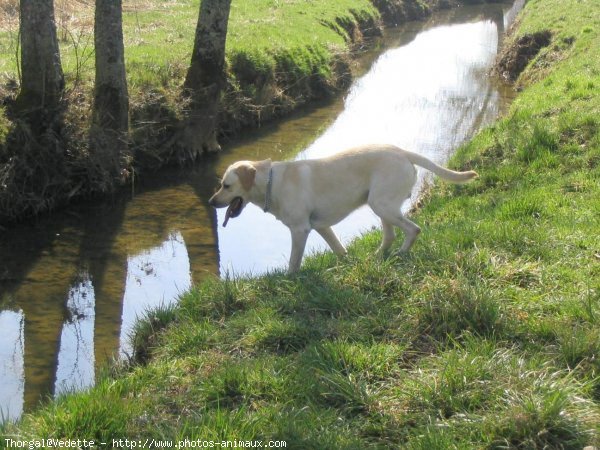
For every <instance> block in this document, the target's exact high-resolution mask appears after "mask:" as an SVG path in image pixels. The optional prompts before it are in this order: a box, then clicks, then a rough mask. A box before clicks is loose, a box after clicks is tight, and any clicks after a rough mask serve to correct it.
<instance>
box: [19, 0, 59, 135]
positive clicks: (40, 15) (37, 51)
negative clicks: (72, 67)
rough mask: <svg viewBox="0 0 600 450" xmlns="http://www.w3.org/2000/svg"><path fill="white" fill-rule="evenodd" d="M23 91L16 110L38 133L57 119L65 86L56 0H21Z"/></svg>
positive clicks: (35, 132)
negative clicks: (55, 7)
mask: <svg viewBox="0 0 600 450" xmlns="http://www.w3.org/2000/svg"><path fill="white" fill-rule="evenodd" d="M20 15H21V16H20V17H21V20H20V35H21V78H22V80H21V91H20V93H19V96H18V98H17V101H16V104H15V109H16V112H17V113H18V114H19V115H21V116H23V117H25V118H26V120H27V121H28V122H29V124H30V125H31V127H32V131H33V132H34V134H36V135H39V134H41V133H42V132H43V131H45V129H46V128H47V127H48V123H47V122H48V121H52V120H53V119H54V117H53V116H54V112H55V111H56V109H57V108H58V105H59V103H60V99H61V97H62V94H63V90H64V87H65V81H64V76H63V71H62V67H61V64H60V52H59V49H58V41H57V38H56V23H55V21H54V5H53V0H21V2H20Z"/></svg>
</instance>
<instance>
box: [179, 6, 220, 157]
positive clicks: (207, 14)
mask: <svg viewBox="0 0 600 450" xmlns="http://www.w3.org/2000/svg"><path fill="white" fill-rule="evenodd" d="M230 7H231V0H202V4H201V6H200V14H199V16H198V25H197V27H196V37H195V40H194V50H193V53H192V62H191V66H190V68H189V71H188V73H187V77H186V79H185V83H184V90H183V95H184V97H185V98H186V99H187V100H188V101H189V113H188V117H187V120H186V123H185V125H184V130H183V136H182V142H181V143H182V145H183V147H184V149H185V151H186V152H187V155H186V156H187V157H188V158H191V159H195V158H197V157H198V156H200V155H201V154H202V153H203V152H214V151H219V150H220V149H221V147H220V146H219V144H218V142H217V137H216V127H217V114H218V107H219V97H220V94H221V90H222V89H223V86H224V84H225V74H224V70H223V69H224V65H225V40H226V38H227V24H228V21H229V10H230Z"/></svg>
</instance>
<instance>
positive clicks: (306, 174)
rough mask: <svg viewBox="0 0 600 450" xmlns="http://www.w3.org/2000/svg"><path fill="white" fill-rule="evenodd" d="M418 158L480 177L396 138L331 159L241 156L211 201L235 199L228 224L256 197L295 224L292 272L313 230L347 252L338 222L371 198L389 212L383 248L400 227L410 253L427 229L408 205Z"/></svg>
mask: <svg viewBox="0 0 600 450" xmlns="http://www.w3.org/2000/svg"><path fill="white" fill-rule="evenodd" d="M415 164H416V165H418V166H421V167H423V168H425V169H427V170H430V171H432V172H433V173H435V174H436V175H438V176H440V177H442V178H444V179H446V180H448V181H450V182H452V183H465V182H467V181H470V180H472V179H473V178H475V177H477V173H475V172H473V171H468V172H455V171H453V170H449V169H446V168H444V167H441V166H439V165H437V164H435V163H434V162H433V161H430V160H429V159H427V158H425V157H423V156H421V155H418V154H416V153H411V152H408V151H405V150H402V149H400V148H398V147H395V146H393V145H367V146H362V147H357V148H353V149H350V150H346V151H344V152H342V153H338V154H336V155H333V156H330V157H328V158H323V159H313V160H303V161H284V162H271V160H270V159H268V160H265V161H238V162H236V163H234V164H232V165H231V166H229V167H228V168H227V170H226V171H225V175H224V176H223V179H222V181H221V186H220V189H219V190H218V191H217V192H216V193H215V195H213V196H212V197H211V199H210V200H209V203H210V204H211V205H212V206H214V207H215V208H224V207H226V206H228V208H227V213H226V215H225V222H224V223H223V226H226V225H227V221H228V220H229V218H231V217H237V216H239V215H240V214H241V212H242V210H243V209H244V207H245V206H246V205H247V204H248V203H249V202H250V203H254V204H255V205H257V206H260V207H262V208H263V209H264V211H265V212H270V213H272V214H273V215H274V216H275V217H276V218H277V219H278V220H280V221H281V222H283V223H284V224H285V225H287V226H288V228H289V229H290V231H291V233H292V253H291V255H290V263H289V269H288V270H289V272H290V273H292V272H296V271H297V270H298V269H299V268H300V263H301V261H302V255H303V254H304V247H305V245H306V240H307V238H308V234H309V233H310V231H311V230H312V229H315V230H317V232H318V233H319V234H320V235H321V236H322V237H323V239H325V241H326V242H327V244H329V246H330V247H331V249H332V250H333V251H334V252H335V253H336V254H337V255H339V256H344V255H345V254H346V249H345V248H344V246H343V245H342V244H341V243H340V241H339V240H338V238H337V236H336V235H335V234H334V232H333V230H332V229H331V226H332V225H335V224H336V223H338V222H339V221H341V220H342V219H344V218H345V217H346V216H347V215H348V214H350V213H351V212H352V211H354V210H355V209H356V208H358V207H359V206H362V205H364V204H365V203H366V204H368V205H369V206H370V207H371V208H372V209H373V211H374V212H375V214H377V215H378V216H379V217H380V218H381V223H382V226H383V241H382V243H381V247H380V248H379V252H380V253H382V254H383V253H385V252H386V251H387V250H388V249H389V248H390V246H391V245H392V242H393V240H394V237H395V234H394V226H397V227H399V228H401V229H402V230H403V231H404V234H405V239H404V242H403V244H402V247H401V248H400V251H401V252H405V251H408V250H409V249H410V247H411V246H412V245H413V243H414V241H415V239H416V238H417V236H418V234H419V232H420V231H421V229H420V228H419V227H418V226H417V225H416V224H414V223H413V222H411V221H410V220H408V219H407V218H405V217H404V216H403V215H402V213H401V210H400V208H401V206H402V203H404V201H405V200H406V199H407V198H409V197H410V194H411V190H412V188H413V185H414V184H415V180H416V170H415V167H414V165H415Z"/></svg>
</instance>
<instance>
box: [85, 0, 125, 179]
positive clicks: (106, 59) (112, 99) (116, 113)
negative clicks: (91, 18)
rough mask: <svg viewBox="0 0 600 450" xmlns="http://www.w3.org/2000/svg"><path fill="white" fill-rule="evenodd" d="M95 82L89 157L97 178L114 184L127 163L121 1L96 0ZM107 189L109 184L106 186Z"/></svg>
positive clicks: (123, 171)
mask: <svg viewBox="0 0 600 450" xmlns="http://www.w3.org/2000/svg"><path fill="white" fill-rule="evenodd" d="M94 45H95V49H96V80H95V85H94V106H93V111H92V126H91V129H90V146H91V150H92V152H93V156H92V158H93V159H94V160H95V161H96V162H97V167H98V168H99V169H100V170H101V171H102V172H103V173H102V174H101V175H102V176H101V179H104V180H106V181H107V182H109V181H111V182H114V181H116V179H117V178H119V177H121V176H122V175H123V174H124V173H125V172H126V167H127V165H128V163H129V162H130V161H129V155H128V145H127V143H128V130H129V97H128V93H127V78H126V73H125V51H124V45H123V20H122V3H121V0H96V11H95V24H94ZM106 189H110V183H109V185H107V186H106Z"/></svg>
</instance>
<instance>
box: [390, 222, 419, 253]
mask: <svg viewBox="0 0 600 450" xmlns="http://www.w3.org/2000/svg"><path fill="white" fill-rule="evenodd" d="M394 224H395V225H396V226H398V227H399V228H402V231H404V242H403V243H402V246H401V247H400V250H399V251H400V253H402V252H407V251H409V250H410V248H411V247H412V245H413V244H414V243H415V240H416V239H417V236H418V235H419V233H420V232H421V228H420V227H419V226H418V225H417V224H416V223H414V222H411V221H410V220H408V219H407V218H406V217H404V216H403V215H402V214H399V215H398V217H397V218H396V222H395V223H394Z"/></svg>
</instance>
